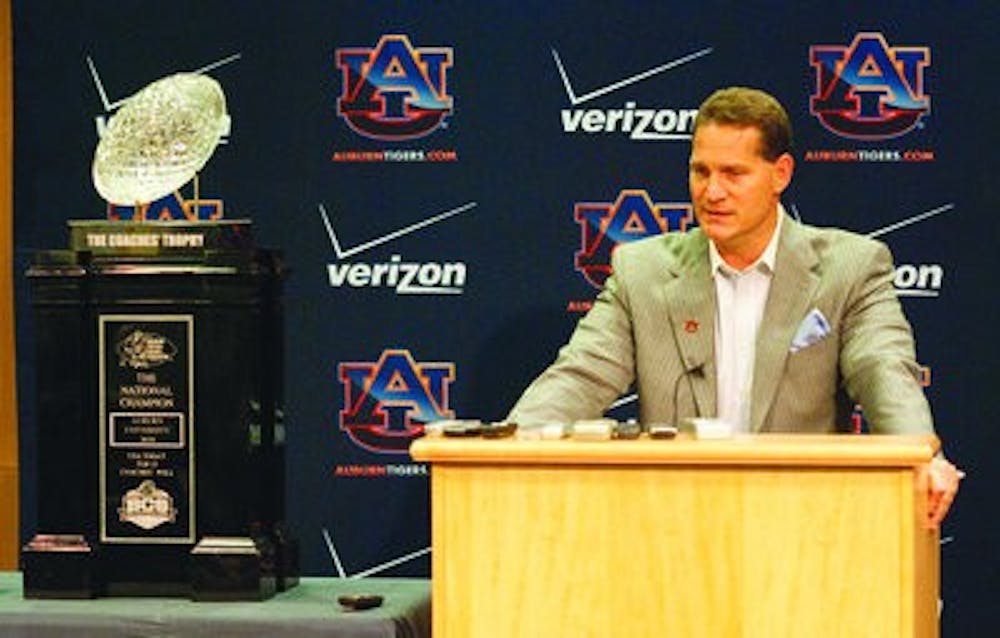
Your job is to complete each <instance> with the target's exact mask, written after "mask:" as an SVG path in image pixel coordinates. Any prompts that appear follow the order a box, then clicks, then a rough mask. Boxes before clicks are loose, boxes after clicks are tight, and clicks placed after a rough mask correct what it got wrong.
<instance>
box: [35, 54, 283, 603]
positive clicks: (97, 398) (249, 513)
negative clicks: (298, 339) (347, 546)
mask: <svg viewBox="0 0 1000 638" xmlns="http://www.w3.org/2000/svg"><path fill="white" fill-rule="evenodd" d="M229 128H230V118H229V116H228V114H227V112H226V99H225V95H224V94H223V91H222V88H221V87H220V85H219V84H218V82H216V81H215V80H213V79H212V78H210V77H208V76H206V75H201V74H195V73H179V74H176V75H171V76H169V77H165V78H163V79H160V80H157V81H156V82H153V83H152V84H150V85H148V86H147V87H145V88H144V89H142V90H141V91H139V92H138V93H136V94H135V95H133V96H132V97H130V98H128V99H127V100H126V101H125V102H124V104H123V105H122V107H121V108H120V109H119V110H118V112H117V113H115V114H114V115H113V116H112V118H111V119H110V121H109V122H108V124H107V126H106V128H105V130H104V132H103V135H102V136H101V139H100V141H99V143H98V145H97V149H96V152H95V154H94V161H93V167H92V176H93V183H94V186H95V188H96V189H97V191H98V193H100V195H101V196H102V197H103V198H104V199H105V200H106V201H108V202H109V203H110V204H116V205H122V206H136V208H137V210H138V207H140V206H143V205H146V204H148V203H149V202H153V201H155V200H157V199H159V198H162V197H164V196H166V195H168V194H170V193H172V192H176V191H177V190H178V189H180V188H181V187H182V186H184V185H185V184H187V183H188V182H193V183H194V189H195V202H196V205H197V202H198V201H200V200H199V197H200V194H199V192H198V191H199V184H198V174H199V172H200V171H201V170H202V168H203V167H204V166H205V164H206V163H207V162H208V160H209V159H210V158H211V156H212V153H213V152H214V150H215V148H216V147H217V146H218V144H219V141H220V139H221V138H222V137H223V136H225V135H227V134H228V133H229ZM138 217H139V218H141V216H138ZM68 226H69V235H70V248H69V250H51V251H42V252H40V253H38V254H37V255H36V256H35V258H34V260H33V263H32V266H31V267H30V268H29V270H28V273H27V274H28V277H29V280H30V281H31V283H32V292H33V296H32V304H33V307H34V310H35V317H36V325H37V334H38V337H37V340H36V341H37V369H38V378H39V382H38V390H37V394H38V397H37V401H38V410H37V411H38V418H37V428H36V431H37V438H38V482H37V484H38V532H39V533H38V534H37V535H36V536H35V537H34V538H33V539H32V540H31V541H30V542H29V543H28V544H27V545H25V547H24V549H23V552H22V562H23V567H24V573H25V580H24V582H25V585H24V591H25V596H27V597H59V598H64V597H93V596H102V595H190V596H191V597H192V598H194V599H195V600H259V599H264V598H267V597H269V596H271V595H272V594H273V593H274V592H275V591H276V590H279V591H280V590H282V589H285V588H287V587H291V586H293V585H294V584H295V583H296V582H297V547H296V545H295V543H294V541H293V540H292V539H291V537H290V534H289V533H288V530H287V528H286V526H285V523H284V458H283V452H284V440H285V434H284V423H283V411H282V363H283V352H282V346H281V344H282V332H281V331H282V327H281V317H282V312H281V303H280V297H281V287H282V281H283V278H284V275H285V269H284V266H283V264H282V262H281V259H280V255H279V253H277V252H276V251H273V250H266V249H261V248H258V247H257V246H256V245H255V243H254V240H253V237H252V233H251V224H250V222H249V220H232V221H230V220H219V221H209V222H198V221H189V220H184V221H152V222H148V221H140V222H135V223H129V222H114V221H106V220H101V221H97V220H90V221H86V220H73V221H69V222H68Z"/></svg>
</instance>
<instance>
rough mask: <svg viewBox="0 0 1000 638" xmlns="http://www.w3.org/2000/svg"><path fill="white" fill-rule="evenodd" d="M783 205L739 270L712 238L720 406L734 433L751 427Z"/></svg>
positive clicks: (721, 416)
mask: <svg viewBox="0 0 1000 638" xmlns="http://www.w3.org/2000/svg"><path fill="white" fill-rule="evenodd" d="M784 214H785V212H784V209H783V208H782V207H781V205H780V204H779V205H778V223H777V224H776V225H775V227H774V234H773V235H772V236H771V240H770V241H769V242H768V244H767V247H766V248H765V249H764V252H763V253H762V254H761V256H760V257H759V258H758V259H757V261H755V262H754V263H752V264H751V265H749V266H747V267H746V268H744V269H743V270H736V269H735V268H733V267H732V266H730V265H728V264H727V263H726V262H725V261H723V260H722V256H721V255H719V251H718V249H716V247H715V244H714V243H713V242H709V260H710V264H711V267H712V277H713V279H714V280H715V294H716V300H717V306H716V308H717V310H716V314H715V369H716V392H717V395H716V406H717V408H718V414H717V415H716V416H717V417H718V418H719V419H720V420H722V421H723V422H725V423H729V424H730V425H732V426H733V431H735V432H747V431H748V430H749V429H750V400H751V393H752V390H753V367H754V357H755V354H756V349H757V332H758V331H759V330H760V322H761V318H762V317H763V315H764V305H765V304H766V303H767V294H768V292H769V291H770V289H771V278H772V276H773V275H774V261H775V256H776V255H777V252H778V235H779V233H780V232H781V220H782V218H783V217H784Z"/></svg>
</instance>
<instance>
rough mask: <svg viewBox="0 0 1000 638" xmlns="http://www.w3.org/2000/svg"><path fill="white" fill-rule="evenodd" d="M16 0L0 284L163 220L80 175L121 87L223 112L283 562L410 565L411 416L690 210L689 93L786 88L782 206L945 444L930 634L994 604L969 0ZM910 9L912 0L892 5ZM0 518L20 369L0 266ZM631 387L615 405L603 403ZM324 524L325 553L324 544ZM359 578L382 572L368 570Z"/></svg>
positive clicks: (505, 401)
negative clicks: (866, 241)
mask: <svg viewBox="0 0 1000 638" xmlns="http://www.w3.org/2000/svg"><path fill="white" fill-rule="evenodd" d="M834 4H839V3H818V2H801V1H800V2H794V3H792V2H788V3H780V2H773V3H761V2H745V3H736V6H734V3H730V2H699V3H682V2H655V3H654V2H626V1H622V0H619V1H617V2H597V1H592V2H561V1H554V0H548V1H545V2H535V1H522V2H518V3H514V4H512V3H503V2H496V3H492V2H468V1H465V2H382V1H369V2H346V1H323V2H320V1H309V2H306V1H300V2H277V1H263V0H261V1H258V2H254V3H252V4H250V3H247V4H245V3H233V2H225V1H223V0H198V1H197V2H193V1H192V2H189V1H175V2H148V1H133V2H116V3H104V2H101V3H98V2H79V1H78V0H73V1H68V0H67V1H58V0H31V1H30V2H29V1H17V0H15V2H14V16H13V17H14V38H15V42H14V44H15V56H14V63H15V123H16V131H15V144H16V149H15V153H16V154H15V157H16V166H15V191H16V192H15V272H16V273H23V272H24V270H25V268H26V266H27V264H28V262H29V260H30V258H31V255H32V254H33V253H34V252H35V251H37V250H41V249H49V248H57V247H62V246H64V245H65V244H66V233H65V222H66V220H68V219H100V218H104V217H106V216H108V215H111V216H115V217H120V218H126V219H127V218H130V217H134V216H136V215H138V216H140V217H141V216H143V215H145V217H146V218H178V217H182V216H183V215H184V214H185V213H184V210H185V209H184V206H183V204H184V202H185V201H186V200H189V199H191V198H193V197H194V194H193V192H192V191H191V187H190V186H188V187H185V188H184V189H181V191H179V192H178V193H175V194H173V195H171V196H170V197H168V198H165V200H163V201H161V202H157V203H155V204H154V205H152V206H150V207H149V209H148V210H133V209H108V207H107V205H106V204H105V202H103V201H102V200H101V198H100V197H99V196H98V194H97V193H96V191H95V190H94V188H93V187H92V185H91V179H90V164H91V160H92V157H93V152H94V148H95V145H96V143H97V139H98V131H99V129H100V127H101V126H102V124H103V122H105V121H106V118H108V117H109V116H111V115H112V114H113V113H114V112H115V110H116V109H117V107H118V105H119V102H120V100H122V99H123V98H125V97H127V96H129V95H131V94H132V93H134V92H136V91H138V90H139V89H141V88H142V87H143V86H145V85H146V84H148V83H150V82H152V81H154V80H156V79H159V78H161V77H164V76H167V75H170V74H173V73H176V72H180V71H194V70H200V71H203V72H205V73H208V74H209V75H211V76H212V77H213V78H215V79H217V80H218V81H219V82H220V83H221V85H222V86H223V88H224V91H225V93H226V97H227V100H228V106H229V110H230V113H231V115H232V120H233V125H232V132H231V134H230V135H229V136H228V138H227V139H226V143H225V144H223V145H221V146H220V147H219V148H218V150H217V151H216V152H215V154H214V156H213V157H212V159H211V161H210V162H209V164H208V166H207V167H206V168H205V170H204V171H203V172H202V174H201V180H200V183H201V197H202V198H203V199H211V200H215V203H214V204H212V205H207V206H202V207H201V209H200V210H198V211H194V210H193V208H191V207H189V211H188V212H189V213H191V214H192V215H195V216H198V215H200V216H202V217H211V216H220V215H221V216H222V217H224V218H226V219H235V218H250V219H252V220H253V222H254V225H255V228H256V231H257V235H258V237H259V239H260V241H261V243H263V244H265V245H267V246H272V247H276V248H280V249H282V250H284V251H285V254H286V257H287V260H288V262H289V264H290V266H291V269H292V274H291V276H290V278H289V280H288V285H287V290H286V297H285V307H286V318H287V334H286V344H285V347H286V353H287V373H286V381H285V385H286V404H287V406H286V423H287V427H288V432H287V437H288V438H287V445H288V450H287V453H288V470H289V493H288V496H289V519H290V521H291V524H292V526H293V528H294V529H295V531H296V534H297V536H298V537H299V539H300V540H301V542H302V545H303V556H302V562H303V568H304V570H305V571H306V572H307V573H309V574H326V573H333V569H334V568H333V564H332V561H331V555H330V548H331V546H332V547H334V548H336V550H337V552H338V553H339V555H340V557H341V559H342V560H343V562H344V569H345V570H346V572H347V573H351V574H357V573H361V572H365V571H368V570H375V573H385V574H393V575H401V574H415V575H426V574H428V572H429V560H428V556H427V551H428V550H427V548H428V546H429V544H430V540H429V539H430V536H429V529H428V527H429V524H428V518H429V517H428V489H427V488H428V485H427V476H426V474H427V468H426V467H424V466H422V465H419V464H414V463H412V462H411V461H410V459H409V457H408V456H407V455H406V453H405V449H406V446H407V444H408V443H409V441H410V440H412V438H413V437H414V436H415V435H416V434H417V433H418V432H419V431H420V424H421V423H423V422H426V421H431V420H437V419H441V418H445V417H450V416H461V417H478V418H483V419H497V418H501V417H502V416H503V415H504V414H505V413H506V410H507V409H508V408H509V407H510V405H511V404H512V403H513V401H514V400H515V399H516V397H517V396H518V394H519V392H520V391H521V389H522V388H523V387H524V386H525V385H526V384H527V383H528V382H529V381H530V380H531V378H533V377H534V375H535V374H537V373H538V372H539V371H540V370H541V368H542V367H543V366H544V365H546V364H547V363H548V362H549V361H551V359H552V358H553V356H554V355H555V351H556V349H557V348H558V346H559V345H560V344H562V343H563V341H564V340H565V339H566V338H567V336H568V335H569V332H570V330H571V329H572V327H573V325H574V323H575V321H576V320H577V319H578V317H579V316H580V313H581V312H583V311H584V310H585V309H586V308H587V307H588V305H589V303H590V302H591V300H592V299H593V297H594V296H595V294H596V293H597V291H598V289H599V287H600V285H601V284H602V283H603V280H604V277H606V274H607V262H608V256H609V253H610V250H611V248H612V247H613V246H614V245H615V244H616V243H618V242H622V241H630V240H632V239H636V238H638V237H642V236H645V235H648V234H651V233H658V232H663V231H674V230H676V231H680V232H683V231H684V230H685V229H686V228H687V227H688V226H689V225H690V221H691V220H690V205H689V199H688V193H687V184H686V173H687V171H686V162H687V156H688V152H689V137H690V127H691V120H692V116H693V114H694V110H695V109H696V107H697V105H698V104H699V103H700V101H701V100H702V99H703V98H704V97H705V96H706V95H707V94H708V93H709V92H710V91H711V90H713V89H715V88H717V87H720V86H725V85H732V84H744V85H753V86H758V87H762V88H764V89H766V90H768V91H770V92H772V93H773V94H775V95H776V96H777V97H778V98H779V99H780V100H781V101H782V102H783V103H784V104H785V105H786V107H787V108H788V110H789V112H790V114H791V117H792V120H793V125H794V127H795V130H796V154H795V157H796V161H797V170H796V176H795V179H794V182H793V185H792V187H791V188H790V189H789V191H788V192H787V193H786V196H785V199H784V203H785V205H786V207H787V208H788V209H789V211H790V212H791V213H792V214H794V215H796V216H797V217H799V218H801V219H802V220H803V221H805V222H808V223H811V224H817V225H829V226H840V227H844V228H848V229H851V230H855V231H858V232H861V233H866V234H870V235H873V236H877V237H878V238H880V239H882V240H883V241H885V242H886V243H887V244H888V245H889V246H890V248H891V249H892V250H893V252H894V255H895V258H896V261H897V264H898V267H897V276H896V285H897V288H898V290H899V294H900V295H901V297H902V301H903V305H904V308H905V311H906V312H907V314H908V316H909V318H910V320H911V322H912V323H913V325H914V329H915V332H916V335H917V339H918V357H919V359H920V362H921V364H922V365H923V366H924V367H925V372H926V374H925V377H926V381H927V384H928V385H927V393H928V396H929V398H930V401H931V404H932V406H933V409H934V412H935V416H936V421H937V424H938V428H939V432H940V434H941V436H942V438H943V439H944V441H945V447H946V451H947V453H948V455H949V456H950V457H951V458H953V459H954V460H955V461H956V462H957V463H958V464H959V465H960V466H961V467H963V468H964V469H965V470H966V472H967V474H968V478H967V479H966V481H965V483H964V486H963V489H962V491H961V494H960V496H959V498H958V501H957V502H956V504H955V506H954V510H953V513H952V515H951V517H950V518H949V519H948V521H947V522H946V524H945V526H944V529H943V534H942V536H943V543H944V544H943V546H942V555H943V579H944V581H943V595H944V599H945V605H946V606H945V612H944V626H945V631H946V635H953V636H968V635H977V634H979V633H980V632H979V631H978V628H980V627H982V626H983V625H984V623H986V622H990V621H996V620H997V611H996V610H997V606H996V605H995V604H993V601H992V585H995V584H996V583H997V582H998V577H1000V573H998V572H1000V570H998V566H1000V559H998V558H997V554H996V553H995V548H994V540H995V538H996V530H997V522H998V521H997V514H996V511H995V509H994V508H993V507H992V506H991V500H990V496H989V495H990V494H995V492H994V489H993V488H994V485H995V484H996V480H997V464H996V462H995V461H994V460H993V451H994V449H995V448H996V446H997V443H998V441H997V438H998V437H997V428H996V423H997V422H998V418H1000V415H998V410H997V404H998V402H997V399H996V395H994V394H993V391H994V388H993V383H994V382H995V378H996V375H995V373H994V370H995V369H996V367H997V364H998V355H997V350H998V349H997V347H996V344H995V342H993V340H992V339H993V337H994V335H995V329H994V322H995V321H996V318H997V316H998V315H997V304H996V295H995V293H994V289H993V285H992V284H991V283H990V282H991V281H993V277H994V276H995V273H996V272H997V266H998V264H997V259H996V252H995V249H994V246H993V244H994V243H995V242H996V240H997V227H998V224H997V221H996V218H994V217H992V215H993V214H994V213H995V210H994V209H995V208H996V204H997V198H996V191H995V186H994V184H995V179H994V178H993V173H994V171H992V170H991V169H990V168H989V167H990V161H991V159H990V158H991V157H993V154H994V153H995V149H996V147H997V141H998V140H997V132H996V131H997V127H996V125H995V124H990V122H991V120H990V119H989V118H990V117H991V116H992V115H993V111H992V109H993V108H994V107H995V105H996V104H997V96H998V91H997V88H996V87H995V86H994V85H993V84H992V83H991V81H989V80H988V79H984V77H983V75H982V74H983V73H986V72H988V71H989V69H991V68H993V66H995V64H996V62H997V61H998V55H997V53H998V50H997V46H996V44H995V42H996V40H995V38H994V34H993V33H992V29H991V28H990V26H991V25H993V24H995V23H996V21H997V20H998V19H1000V15H998V11H997V9H996V8H987V5H988V4H989V3H986V2H982V3H974V2H968V3H962V2H948V3H912V2H901V3H895V2H883V3H878V4H879V7H878V8H866V9H851V10H848V9H843V8H839V7H836V6H833V5H834ZM918 5H919V6H918ZM16 293H17V310H18V319H19V320H18V323H17V326H18V332H17V339H18V351H19V353H20V359H19V362H18V363H19V366H18V386H19V389H20V393H21V394H20V402H19V404H20V421H21V424H22V425H21V427H22V432H21V445H22V463H21V467H22V470H23V481H22V484H23V494H22V502H23V509H24V512H23V529H22V537H28V536H29V535H30V534H32V533H33V531H34V527H33V525H34V518H35V512H34V505H33V502H34V488H33V481H32V468H33V463H32V457H33V454H34V452H33V450H34V445H35V437H34V434H33V409H32V401H33V395H34V388H35V383H36V378H37V370H36V369H35V365H34V361H33V360H32V355H31V353H32V343H33V340H34V334H33V332H32V323H31V320H30V305H29V304H30V298H29V295H28V291H27V285H26V281H25V279H24V278H23V276H20V275H19V279H18V281H17V290H16ZM633 408H634V402H632V403H630V402H628V401H626V402H625V403H624V405H623V406H622V407H621V408H619V409H618V410H617V411H616V412H615V414H616V415H618V416H622V417H625V416H628V415H629V414H630V413H631V412H630V411H631V410H632V409H633ZM328 541H329V542H328ZM383 568H386V569H387V571H381V572H380V571H379V570H381V569H383Z"/></svg>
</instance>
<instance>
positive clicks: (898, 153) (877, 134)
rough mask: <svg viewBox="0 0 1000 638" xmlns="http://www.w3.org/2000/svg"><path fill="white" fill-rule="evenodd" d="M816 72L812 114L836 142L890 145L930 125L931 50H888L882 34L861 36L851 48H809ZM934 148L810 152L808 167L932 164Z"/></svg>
mask: <svg viewBox="0 0 1000 638" xmlns="http://www.w3.org/2000/svg"><path fill="white" fill-rule="evenodd" d="M809 64H810V65H811V66H812V67H813V70H814V72H815V84H814V88H813V93H812V95H811V96H810V98H809V112H810V114H811V115H813V116H814V117H815V118H816V120H817V121H818V122H819V123H820V124H821V125H822V126H823V127H824V128H825V129H826V130H827V131H829V132H830V133H832V134H833V135H834V136H835V137H836V138H841V139H846V140H863V141H867V142H883V143H884V142H889V141H890V140H895V139H898V138H903V137H904V136H907V135H909V134H910V133H911V132H913V131H918V130H920V129H922V128H924V126H925V125H926V122H927V119H928V118H929V116H930V112H931V97H930V95H929V94H928V93H927V91H926V88H925V81H924V73H925V71H926V70H927V67H929V66H930V64H931V51H930V47H927V46H899V45H895V46H893V45H890V44H889V40H888V38H887V37H886V36H885V35H884V34H882V33H880V32H869V31H865V32H860V33H857V34H856V35H855V36H854V38H853V39H852V40H851V41H850V42H849V43H847V44H815V45H813V46H811V47H809ZM935 158H936V154H935V152H934V149H932V148H916V147H913V146H912V145H908V147H903V148H895V147H893V146H884V145H880V146H878V147H872V148H858V147H852V148H823V149H809V150H807V151H806V152H805V154H804V159H805V161H807V162H856V163H866V162H868V163H887V162H889V163H895V162H899V163H910V162H933V161H935Z"/></svg>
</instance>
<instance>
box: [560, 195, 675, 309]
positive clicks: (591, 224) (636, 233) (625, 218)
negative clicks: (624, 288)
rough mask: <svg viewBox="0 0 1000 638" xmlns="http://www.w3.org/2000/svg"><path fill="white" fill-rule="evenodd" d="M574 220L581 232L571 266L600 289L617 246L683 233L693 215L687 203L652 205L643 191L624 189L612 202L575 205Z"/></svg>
mask: <svg viewBox="0 0 1000 638" xmlns="http://www.w3.org/2000/svg"><path fill="white" fill-rule="evenodd" d="M573 219H575V220H576V223H578V224H580V230H581V234H580V250H578V251H576V253H575V255H574V266H575V268H576V270H577V271H579V272H580V274H582V275H583V276H584V278H586V280H587V281H588V282H589V283H590V285H591V286H593V287H595V288H598V289H600V288H603V287H604V282H605V280H607V278H608V275H610V274H611V253H612V251H613V250H614V249H615V247H616V246H617V245H618V244H620V243H623V242H630V241H635V240H637V239H642V238H643V237H649V236H651V235H659V234H661V233H668V232H671V231H674V230H679V231H681V232H685V231H686V230H687V226H688V224H689V223H690V222H691V220H692V219H693V215H692V213H691V205H690V204H663V203H658V204H654V203H653V200H652V199H650V197H649V195H648V194H647V193H646V191H644V190H631V189H626V190H623V191H622V192H621V193H619V194H618V199H616V200H615V201H614V203H594V202H583V203H578V204H577V205H576V206H575V207H574V208H573Z"/></svg>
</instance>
